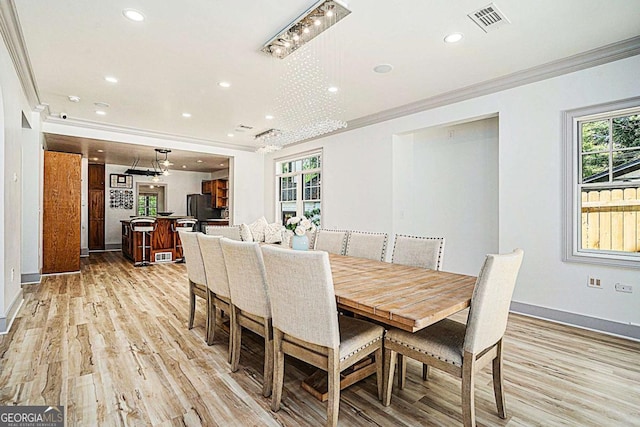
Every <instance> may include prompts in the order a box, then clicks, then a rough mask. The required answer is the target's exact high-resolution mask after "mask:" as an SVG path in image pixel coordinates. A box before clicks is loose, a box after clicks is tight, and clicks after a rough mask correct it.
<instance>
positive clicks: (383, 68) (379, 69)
mask: <svg viewBox="0 0 640 427" xmlns="http://www.w3.org/2000/svg"><path fill="white" fill-rule="evenodd" d="M391 70H393V65H391V64H380V65H376V66H375V67H373V71H375V72H376V73H380V74H385V73H389V72H391Z"/></svg>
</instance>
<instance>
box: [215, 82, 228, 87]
mask: <svg viewBox="0 0 640 427" xmlns="http://www.w3.org/2000/svg"><path fill="white" fill-rule="evenodd" d="M218 86H220V87H231V83H229V82H220V83H218Z"/></svg>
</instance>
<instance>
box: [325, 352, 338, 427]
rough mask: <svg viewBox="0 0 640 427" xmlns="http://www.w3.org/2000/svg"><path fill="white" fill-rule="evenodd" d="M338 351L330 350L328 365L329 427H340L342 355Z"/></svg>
mask: <svg viewBox="0 0 640 427" xmlns="http://www.w3.org/2000/svg"><path fill="white" fill-rule="evenodd" d="M338 351H339V350H338V349H329V357H328V363H327V375H328V376H329V381H328V383H329V384H328V386H329V387H328V393H329V401H328V402H327V426H330V427H334V426H337V425H338V413H339V411H340V354H339V353H338Z"/></svg>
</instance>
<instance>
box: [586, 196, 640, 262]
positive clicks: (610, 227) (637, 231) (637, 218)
mask: <svg viewBox="0 0 640 427" xmlns="http://www.w3.org/2000/svg"><path fill="white" fill-rule="evenodd" d="M581 222H582V229H581V234H580V237H581V238H580V248H581V249H591V250H600V251H616V252H634V253H637V252H640V187H636V188H613V187H609V188H604V189H594V190H588V191H587V190H583V191H582V198H581Z"/></svg>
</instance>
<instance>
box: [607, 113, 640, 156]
mask: <svg viewBox="0 0 640 427" xmlns="http://www.w3.org/2000/svg"><path fill="white" fill-rule="evenodd" d="M612 127H613V148H614V150H615V149H620V148H631V147H640V115H638V114H634V115H631V116H625V117H616V118H614V119H613V125H612Z"/></svg>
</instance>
